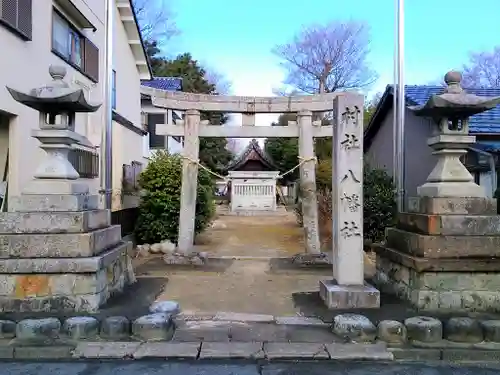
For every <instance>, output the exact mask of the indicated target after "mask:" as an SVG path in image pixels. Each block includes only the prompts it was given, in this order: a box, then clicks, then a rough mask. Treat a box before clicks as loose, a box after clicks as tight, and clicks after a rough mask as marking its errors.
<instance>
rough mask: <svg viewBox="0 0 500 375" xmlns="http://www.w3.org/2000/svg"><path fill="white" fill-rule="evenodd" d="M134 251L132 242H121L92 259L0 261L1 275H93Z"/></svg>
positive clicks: (11, 259)
mask: <svg viewBox="0 0 500 375" xmlns="http://www.w3.org/2000/svg"><path fill="white" fill-rule="evenodd" d="M132 251H133V246H132V242H129V241H126V242H125V241H120V242H119V243H118V244H117V245H116V246H113V247H112V248H111V249H108V250H106V251H104V252H103V253H101V254H99V255H96V256H92V257H81V258H20V259H19V258H18V259H16V258H9V259H0V275H1V276H3V277H5V274H13V275H16V274H17V275H19V274H46V273H51V274H58V273H59V274H67V273H92V272H97V271H99V270H101V269H103V268H106V267H107V266H109V265H110V264H111V263H113V262H114V261H115V260H116V259H117V258H119V257H120V256H122V255H126V254H128V255H131V253H132Z"/></svg>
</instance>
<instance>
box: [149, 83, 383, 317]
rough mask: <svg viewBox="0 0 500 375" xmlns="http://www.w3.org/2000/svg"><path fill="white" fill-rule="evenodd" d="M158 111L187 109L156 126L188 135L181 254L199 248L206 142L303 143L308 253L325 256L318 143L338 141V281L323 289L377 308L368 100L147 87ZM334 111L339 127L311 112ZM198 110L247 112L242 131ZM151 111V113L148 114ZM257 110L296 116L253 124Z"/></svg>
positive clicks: (349, 303) (335, 303)
mask: <svg viewBox="0 0 500 375" xmlns="http://www.w3.org/2000/svg"><path fill="white" fill-rule="evenodd" d="M141 94H143V95H146V96H148V97H150V98H151V103H152V105H153V106H154V107H159V108H164V109H165V110H180V111H186V115H185V120H184V121H177V124H176V125H168V124H163V125H160V124H158V125H157V130H158V134H160V135H165V136H181V137H184V149H183V157H184V161H183V171H182V188H181V210H180V218H179V220H180V222H179V240H178V251H179V252H181V253H184V254H186V255H189V252H190V251H191V249H192V247H193V243H194V227H195V212H196V211H195V208H196V191H197V180H198V164H197V161H198V157H199V138H200V137H223V138H281V137H287V138H295V137H298V138H299V158H300V159H301V160H304V162H303V163H302V164H301V166H300V186H301V191H302V195H303V198H302V199H303V200H302V208H303V218H304V230H305V239H306V241H305V242H306V252H307V253H308V254H311V255H319V254H320V241H319V231H318V209H317V198H316V176H315V175H316V173H315V159H314V156H315V154H314V141H313V139H314V138H318V137H332V136H333V139H334V141H333V163H332V164H333V174H332V196H333V215H332V216H333V217H332V219H333V251H334V257H333V259H334V261H333V263H334V264H333V267H334V279H335V281H325V282H321V284H320V294H321V296H322V298H323V299H324V300H325V302H326V303H327V305H328V306H330V307H339V308H340V307H345V308H348V307H378V306H379V304H380V299H379V293H378V291H377V290H376V289H374V288H373V287H371V286H368V285H365V284H364V264H363V254H364V251H363V145H362V142H363V101H364V98H363V95H360V94H357V93H330V94H321V95H310V96H305V95H304V96H291V97H244V96H223V95H217V96H214V95H205V94H193V93H182V92H170V91H164V90H158V89H154V88H150V87H145V86H141ZM332 109H333V111H334V113H335V116H334V121H335V125H334V126H321V123H320V122H319V121H314V122H313V121H312V116H313V112H328V111H331V110H332ZM200 111H206V112H224V113H241V114H242V117H243V121H242V126H220V124H210V123H209V122H208V121H200ZM146 112H147V111H146ZM257 113H296V114H297V121H296V122H295V121H293V122H292V121H291V122H289V124H288V126H255V114H257Z"/></svg>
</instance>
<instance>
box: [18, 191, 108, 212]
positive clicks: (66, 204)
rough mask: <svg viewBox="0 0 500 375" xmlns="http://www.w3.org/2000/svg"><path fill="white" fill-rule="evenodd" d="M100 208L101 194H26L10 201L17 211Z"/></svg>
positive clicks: (60, 210)
mask: <svg viewBox="0 0 500 375" xmlns="http://www.w3.org/2000/svg"><path fill="white" fill-rule="evenodd" d="M98 208H99V196H97V195H89V194H76V195H70V194H45V195H40V194H36V195H35V194H24V195H21V196H20V197H13V198H12V199H11V200H10V201H9V210H10V211H15V212H40V211H41V212H49V211H59V212H62V211H88V210H97V209H98Z"/></svg>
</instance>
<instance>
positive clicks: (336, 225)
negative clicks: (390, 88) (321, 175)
mask: <svg viewBox="0 0 500 375" xmlns="http://www.w3.org/2000/svg"><path fill="white" fill-rule="evenodd" d="M335 113H336V121H337V126H336V127H335V130H334V132H335V134H334V137H333V163H332V165H333V171H332V199H333V202H332V206H333V213H332V216H333V217H332V222H333V232H332V233H333V280H327V281H321V282H320V295H321V298H322V299H323V301H324V302H325V304H326V305H327V306H328V308H331V309H355V308H378V307H380V293H379V291H378V290H377V289H375V288H374V287H372V286H371V285H368V284H366V283H365V281H364V261H363V260H364V250H363V96H362V95H357V94H347V95H339V96H338V97H337V99H336V103H335Z"/></svg>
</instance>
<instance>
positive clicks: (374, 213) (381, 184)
mask: <svg viewBox="0 0 500 375" xmlns="http://www.w3.org/2000/svg"><path fill="white" fill-rule="evenodd" d="M363 183H364V188H363V199H364V202H363V211H364V212H363V214H364V224H363V229H364V237H365V239H366V240H369V241H371V242H378V241H382V240H383V239H384V233H385V228H386V227H390V226H392V225H394V224H395V221H394V220H395V215H396V211H397V209H396V195H395V188H394V185H393V182H392V177H391V176H390V175H389V174H387V172H386V171H385V170H383V169H374V168H371V167H369V166H368V165H365V168H364V182H363ZM331 186H332V163H331V160H329V159H328V160H320V161H319V163H318V165H317V166H316V187H317V190H318V194H321V192H322V191H323V192H327V191H330V190H331ZM319 198H320V197H319ZM320 201H321V199H318V202H319V204H320ZM319 210H320V211H321V210H323V211H324V208H323V207H319ZM323 211H321V212H323ZM295 213H296V215H297V217H298V220H300V219H301V218H300V216H301V215H302V212H301V210H296V212H295ZM323 213H324V212H323ZM324 214H325V213H324Z"/></svg>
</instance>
